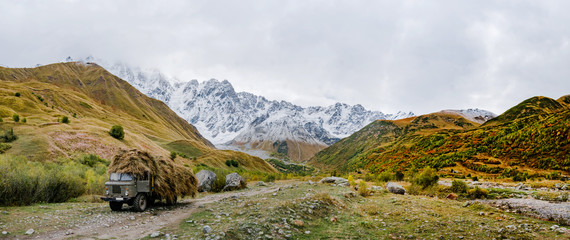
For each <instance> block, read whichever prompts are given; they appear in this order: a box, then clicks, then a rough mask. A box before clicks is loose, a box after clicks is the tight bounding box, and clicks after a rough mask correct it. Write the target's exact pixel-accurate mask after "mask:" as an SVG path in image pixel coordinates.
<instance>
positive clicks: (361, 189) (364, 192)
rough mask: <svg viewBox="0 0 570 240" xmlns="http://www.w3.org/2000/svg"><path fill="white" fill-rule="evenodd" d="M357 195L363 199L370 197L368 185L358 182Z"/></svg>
mask: <svg viewBox="0 0 570 240" xmlns="http://www.w3.org/2000/svg"><path fill="white" fill-rule="evenodd" d="M358 194H360V196H363V197H367V196H370V189H368V185H366V182H365V181H360V182H359V183H358Z"/></svg>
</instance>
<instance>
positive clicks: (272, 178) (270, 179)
mask: <svg viewBox="0 0 570 240" xmlns="http://www.w3.org/2000/svg"><path fill="white" fill-rule="evenodd" d="M275 179H276V177H275V174H269V175H267V177H265V179H264V181H265V182H275Z"/></svg>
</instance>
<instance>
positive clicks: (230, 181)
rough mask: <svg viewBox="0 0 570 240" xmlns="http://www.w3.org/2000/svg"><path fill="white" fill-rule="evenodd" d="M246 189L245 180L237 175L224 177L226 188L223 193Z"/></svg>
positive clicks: (232, 174) (231, 174)
mask: <svg viewBox="0 0 570 240" xmlns="http://www.w3.org/2000/svg"><path fill="white" fill-rule="evenodd" d="M245 187H246V183H245V179H243V177H242V176H240V175H239V174H237V173H230V174H228V175H226V186H224V189H223V191H233V190H238V189H242V188H245Z"/></svg>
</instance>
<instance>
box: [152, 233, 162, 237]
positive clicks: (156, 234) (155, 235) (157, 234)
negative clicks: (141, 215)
mask: <svg viewBox="0 0 570 240" xmlns="http://www.w3.org/2000/svg"><path fill="white" fill-rule="evenodd" d="M160 235H161V233H160V232H153V233H151V234H150V237H151V238H157V237H160Z"/></svg>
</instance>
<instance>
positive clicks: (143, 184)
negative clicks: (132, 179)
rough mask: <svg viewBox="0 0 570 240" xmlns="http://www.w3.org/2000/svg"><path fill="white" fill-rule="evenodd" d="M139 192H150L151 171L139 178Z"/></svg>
mask: <svg viewBox="0 0 570 240" xmlns="http://www.w3.org/2000/svg"><path fill="white" fill-rule="evenodd" d="M137 192H150V173H145V174H143V176H140V177H139V178H138V179H137Z"/></svg>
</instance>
